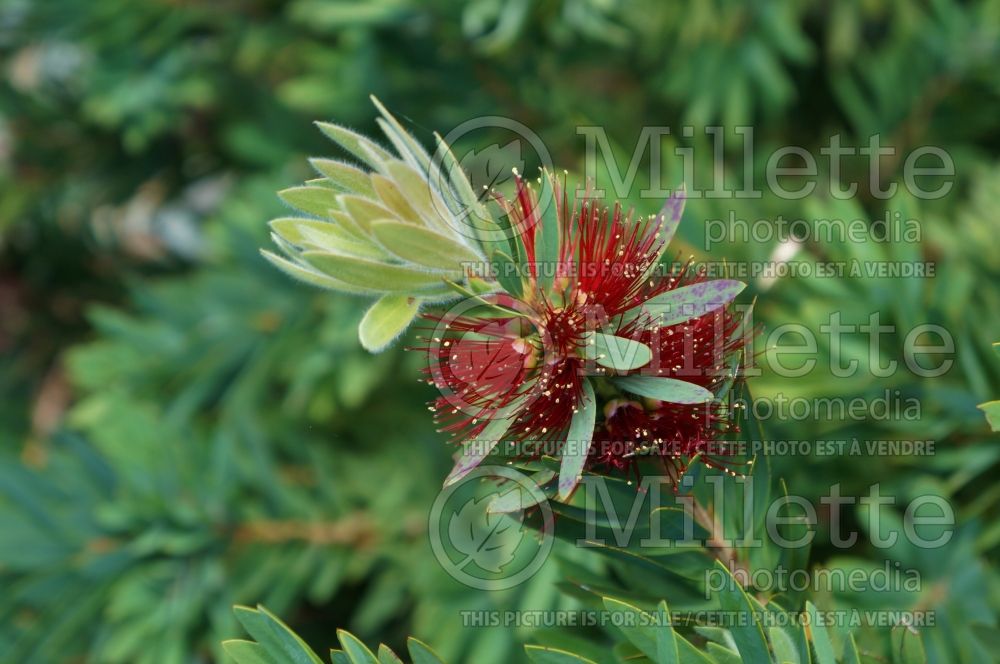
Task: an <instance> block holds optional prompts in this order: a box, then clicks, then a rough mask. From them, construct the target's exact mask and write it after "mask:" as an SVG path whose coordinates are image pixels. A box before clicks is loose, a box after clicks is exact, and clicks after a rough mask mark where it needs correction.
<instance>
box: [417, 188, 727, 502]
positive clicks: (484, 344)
mask: <svg viewBox="0 0 1000 664" xmlns="http://www.w3.org/2000/svg"><path fill="white" fill-rule="evenodd" d="M516 182H517V191H516V196H515V197H514V198H513V200H509V201H508V200H506V199H503V198H502V197H499V196H498V199H499V202H500V206H501V208H502V209H503V210H504V212H505V213H506V216H507V219H508V222H509V228H510V229H511V230H512V233H511V237H510V242H509V243H508V246H505V247H502V248H500V249H496V250H495V251H494V252H493V254H492V258H493V261H492V264H493V266H494V268H495V270H496V271H497V274H496V277H497V280H498V281H499V283H500V284H502V285H503V287H504V289H505V292H504V293H499V294H495V295H485V296H480V297H479V298H478V303H477V305H476V306H474V307H472V308H468V307H465V306H463V307H460V308H457V309H453V310H452V311H451V312H449V313H448V314H445V315H443V316H430V318H431V320H432V321H434V322H435V323H436V325H435V326H434V331H433V333H432V336H431V337H428V338H427V340H426V344H425V345H424V346H423V349H424V350H425V352H427V354H428V357H429V360H430V361H429V368H428V374H429V379H430V381H431V382H432V383H433V384H434V385H435V386H437V388H438V389H439V390H440V391H441V392H442V396H441V397H440V398H438V399H437V400H436V401H435V402H434V404H433V406H432V410H433V411H434V412H435V416H436V418H437V420H438V421H439V423H440V425H441V426H442V429H443V430H444V431H448V432H450V433H452V434H453V436H454V438H455V439H456V440H457V441H471V442H467V444H466V445H465V449H464V451H463V453H462V455H461V456H460V458H459V461H458V463H457V464H456V467H455V470H454V471H453V472H452V473H451V475H450V476H449V478H448V480H447V481H448V482H455V481H458V480H459V479H461V478H462V477H463V476H464V475H465V474H466V473H468V472H469V471H471V470H472V468H474V467H475V466H476V465H477V464H478V463H479V462H480V461H481V460H482V459H484V458H485V457H486V456H487V455H488V454H490V453H491V452H493V450H494V448H495V447H496V445H497V444H498V443H499V442H500V441H501V440H503V441H505V442H506V443H507V444H514V443H517V444H519V446H518V447H516V448H515V449H516V453H517V454H520V455H523V456H527V457H537V456H540V455H542V454H549V455H554V456H558V457H560V458H561V462H560V473H559V480H558V493H559V495H560V497H562V498H566V497H568V495H569V494H570V493H571V492H572V491H573V489H574V488H575V487H576V485H577V483H578V482H579V479H580V475H581V472H582V471H583V469H584V468H586V467H589V468H606V469H613V470H618V471H628V470H630V469H635V468H637V462H638V460H639V458H640V457H647V456H655V457H657V458H659V459H660V460H661V461H662V463H663V465H664V468H665V469H666V470H667V472H668V473H669V474H671V475H673V476H675V477H677V476H678V475H679V474H680V473H681V472H683V470H684V468H685V465H684V463H685V460H686V459H690V458H692V457H695V456H697V457H698V458H700V459H701V460H702V461H704V462H705V463H707V464H709V465H714V466H718V467H726V465H727V462H726V459H725V458H724V455H723V456H721V457H720V455H719V451H718V449H717V447H716V446H715V444H716V443H717V442H718V441H719V439H720V437H721V435H722V434H724V433H725V432H726V431H727V430H729V429H730V427H731V426H732V422H731V413H730V412H729V411H728V410H727V408H726V407H725V406H724V405H722V404H721V402H719V401H713V399H714V397H715V392H716V391H721V388H722V387H723V385H725V383H726V378H727V376H728V377H730V378H732V376H733V373H732V372H734V371H735V370H736V368H735V367H734V365H733V359H734V357H735V356H737V354H738V353H739V352H740V351H741V350H742V349H743V347H744V342H745V340H744V338H743V335H742V334H740V333H739V330H740V327H741V325H740V324H741V319H740V317H739V316H737V315H736V313H735V312H734V311H733V310H732V308H731V307H729V306H728V305H729V304H730V303H731V302H732V300H733V299H734V298H735V297H736V296H737V295H738V294H739V293H740V292H741V291H742V290H743V288H744V284H742V283H741V282H738V281H732V280H712V281H709V280H706V279H705V278H704V276H703V275H701V274H700V273H698V272H697V271H695V270H694V269H693V268H692V266H691V265H690V264H688V265H686V266H685V267H684V269H682V270H680V271H679V272H677V273H674V274H666V275H664V274H660V273H659V270H658V268H659V267H660V258H661V256H662V254H663V252H664V250H665V248H666V245H667V243H668V242H669V241H670V239H671V238H672V236H673V234H674V231H675V230H676V228H677V224H678V223H679V221H680V218H681V214H682V211H683V203H684V191H683V189H681V190H680V191H678V192H677V193H675V194H674V196H673V197H671V198H670V200H668V201H667V203H666V205H664V207H663V209H662V210H661V212H660V213H659V214H657V215H654V216H652V217H650V218H637V217H634V216H633V214H632V212H628V213H625V212H623V211H622V209H621V207H620V206H619V205H617V204H616V205H614V206H613V207H611V208H608V207H605V206H602V205H600V204H599V203H598V202H596V201H593V200H589V199H588V198H587V197H586V196H583V197H581V198H575V197H574V198H573V199H572V202H571V200H570V198H569V196H568V194H567V192H566V188H565V186H564V185H560V183H558V182H557V181H556V180H555V178H553V177H552V176H551V175H549V174H543V177H542V178H541V180H540V187H539V191H538V193H537V194H536V193H535V191H534V190H533V189H532V187H530V186H528V185H527V184H526V183H525V182H524V181H523V180H521V179H520V178H517V179H516Z"/></svg>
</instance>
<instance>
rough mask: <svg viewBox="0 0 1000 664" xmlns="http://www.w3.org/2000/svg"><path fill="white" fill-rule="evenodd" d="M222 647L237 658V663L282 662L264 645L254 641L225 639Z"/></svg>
mask: <svg viewBox="0 0 1000 664" xmlns="http://www.w3.org/2000/svg"><path fill="white" fill-rule="evenodd" d="M222 649H223V650H225V651H226V654H227V655H229V656H230V657H232V658H233V659H234V660H236V664H280V662H277V661H275V660H274V659H273V658H271V657H270V656H269V655H268V654H267V650H266V649H265V648H264V646H262V645H260V644H259V643H254V642H253V641H242V640H240V639H231V640H229V641H223V642H222Z"/></svg>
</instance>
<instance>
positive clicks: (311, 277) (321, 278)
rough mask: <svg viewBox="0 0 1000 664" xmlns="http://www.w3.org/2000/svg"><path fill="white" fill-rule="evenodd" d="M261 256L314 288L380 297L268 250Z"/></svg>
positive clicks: (373, 292) (374, 291) (361, 287)
mask: <svg viewBox="0 0 1000 664" xmlns="http://www.w3.org/2000/svg"><path fill="white" fill-rule="evenodd" d="M260 253H261V255H262V256H263V257H264V258H266V259H267V260H268V262H270V263H271V265H273V266H275V267H276V268H278V269H279V270H281V271H282V272H284V273H285V274H287V275H288V276H290V277H293V278H295V279H298V280H299V281H304V282H305V283H307V284H310V285H312V286H319V287H320V288H328V289H330V290H336V291H342V292H344V293H351V294H352V295H379V294H380V291H376V290H372V289H370V288H366V287H364V286H356V285H353V284H349V283H347V282H344V281H341V280H339V279H334V278H333V277H331V276H330V275H328V274H323V273H322V272H319V271H317V270H314V269H312V268H309V267H304V266H302V265H299V264H298V263H293V262H292V261H290V260H288V259H287V258H282V257H281V256H278V255H277V254H275V253H272V252H270V251H267V250H266V249H261V250H260Z"/></svg>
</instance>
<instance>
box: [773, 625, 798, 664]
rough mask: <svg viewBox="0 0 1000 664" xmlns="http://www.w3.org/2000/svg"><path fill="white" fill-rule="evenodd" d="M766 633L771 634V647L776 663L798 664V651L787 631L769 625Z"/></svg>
mask: <svg viewBox="0 0 1000 664" xmlns="http://www.w3.org/2000/svg"><path fill="white" fill-rule="evenodd" d="M768 634H770V635H771V648H772V649H773V650H774V659H775V662H776V664H799V651H798V649H797V648H796V647H795V641H794V639H792V637H791V636H789V635H788V632H786V631H785V630H783V629H781V628H780V627H771V628H770V629H768Z"/></svg>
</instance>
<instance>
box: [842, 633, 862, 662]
mask: <svg viewBox="0 0 1000 664" xmlns="http://www.w3.org/2000/svg"><path fill="white" fill-rule="evenodd" d="M844 664H861V653H859V652H858V644H857V643H855V642H854V634H848V635H847V643H845V644H844Z"/></svg>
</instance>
